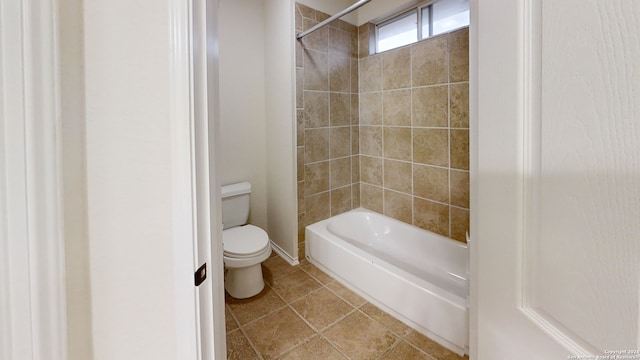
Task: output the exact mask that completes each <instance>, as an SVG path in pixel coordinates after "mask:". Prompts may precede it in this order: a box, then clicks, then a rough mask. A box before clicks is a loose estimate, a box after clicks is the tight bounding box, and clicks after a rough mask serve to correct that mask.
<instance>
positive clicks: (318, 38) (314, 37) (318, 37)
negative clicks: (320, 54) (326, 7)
mask: <svg viewBox="0 0 640 360" xmlns="http://www.w3.org/2000/svg"><path fill="white" fill-rule="evenodd" d="M317 23H318V22H317V21H314V20H311V19H303V22H302V27H303V28H304V29H305V30H307V29H310V28H312V27H313V26H315V25H316V24H317ZM299 41H300V43H302V46H303V47H304V48H305V49H310V50H317V51H324V52H326V51H327V50H328V49H329V29H328V28H327V27H323V28H321V29H319V30H316V31H314V32H312V33H311V34H309V35H307V36H305V37H304V38H302V39H300V40H299Z"/></svg>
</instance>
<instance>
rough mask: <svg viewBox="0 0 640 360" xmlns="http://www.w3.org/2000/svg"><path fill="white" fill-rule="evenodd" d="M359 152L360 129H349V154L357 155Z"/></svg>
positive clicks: (355, 127) (357, 127) (356, 127)
mask: <svg viewBox="0 0 640 360" xmlns="http://www.w3.org/2000/svg"><path fill="white" fill-rule="evenodd" d="M359 152H360V127H359V126H352V127H351V154H358V153H359Z"/></svg>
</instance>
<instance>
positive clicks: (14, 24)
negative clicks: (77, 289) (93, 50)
mask: <svg viewBox="0 0 640 360" xmlns="http://www.w3.org/2000/svg"><path fill="white" fill-rule="evenodd" d="M56 6H57V3H56V1H55V0H41V1H27V0H7V1H3V2H2V3H1V4H0V19H1V20H0V48H2V51H0V68H2V69H6V70H7V71H6V72H0V86H2V90H0V113H1V114H2V123H1V124H0V129H1V131H2V134H0V147H1V148H2V155H1V156H0V206H1V207H2V211H0V214H2V215H1V216H0V232H1V233H2V236H3V240H2V241H1V242H0V282H1V283H2V288H3V289H10V291H4V292H3V293H2V296H0V318H2V321H0V357H2V358H9V359H10V358H13V359H44V358H48V359H52V360H64V359H66V358H67V355H68V350H67V311H66V306H67V302H66V292H65V289H66V284H65V274H66V273H65V244H64V237H63V211H62V203H63V202H62V195H61V194H62V181H61V180H62V157H61V152H62V149H61V145H62V144H61V141H60V133H61V118H60V107H61V105H60V84H59V76H60V73H59V67H58V64H59V61H58V56H59V52H58V51H59V50H58V44H59V43H58V31H57V25H58V19H57V8H56Z"/></svg>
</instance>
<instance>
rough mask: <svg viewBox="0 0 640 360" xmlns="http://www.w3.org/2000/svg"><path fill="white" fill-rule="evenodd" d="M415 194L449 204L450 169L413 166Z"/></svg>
mask: <svg viewBox="0 0 640 360" xmlns="http://www.w3.org/2000/svg"><path fill="white" fill-rule="evenodd" d="M413 194H414V195H415V196H420V197H423V198H426V199H429V200H433V201H438V202H442V203H449V169H446V168H439V167H433V166H425V165H420V164H415V165H413Z"/></svg>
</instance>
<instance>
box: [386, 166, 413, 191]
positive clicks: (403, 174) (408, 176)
mask: <svg viewBox="0 0 640 360" xmlns="http://www.w3.org/2000/svg"><path fill="white" fill-rule="evenodd" d="M412 184H413V169H412V165H411V163H410V162H405V161H397V160H389V159H384V187H385V188H387V189H391V190H395V191H400V192H403V193H407V194H412V193H413V187H412Z"/></svg>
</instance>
